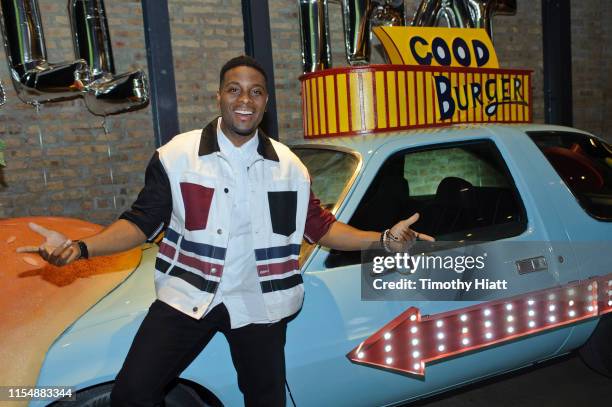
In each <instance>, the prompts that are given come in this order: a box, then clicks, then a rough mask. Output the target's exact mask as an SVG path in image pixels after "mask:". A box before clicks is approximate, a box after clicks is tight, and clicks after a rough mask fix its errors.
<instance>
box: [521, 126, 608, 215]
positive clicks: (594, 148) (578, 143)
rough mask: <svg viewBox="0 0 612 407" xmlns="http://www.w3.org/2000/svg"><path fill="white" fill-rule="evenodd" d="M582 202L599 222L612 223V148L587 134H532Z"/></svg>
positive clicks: (543, 132)
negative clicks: (611, 221)
mask: <svg viewBox="0 0 612 407" xmlns="http://www.w3.org/2000/svg"><path fill="white" fill-rule="evenodd" d="M528 134H529V136H530V137H531V139H532V140H533V141H534V142H535V143H536V145H537V146H538V148H539V149H540V150H541V151H542V153H543V154H544V156H545V157H546V158H547V159H548V161H549V162H550V164H551V165H552V166H553V168H554V169H555V171H557V173H558V174H559V176H560V177H561V178H562V179H563V181H564V182H565V185H567V187H568V188H569V189H570V190H571V191H572V193H573V194H574V196H575V197H576V199H577V201H578V203H579V204H580V205H581V206H582V208H583V209H584V210H585V211H586V212H587V213H588V214H589V215H591V216H593V217H594V218H596V219H599V220H607V221H609V220H612V146H610V144H607V143H606V142H604V141H602V140H600V139H598V138H596V137H592V136H589V135H586V134H580V133H571V132H558V131H541V132H529V133H528Z"/></svg>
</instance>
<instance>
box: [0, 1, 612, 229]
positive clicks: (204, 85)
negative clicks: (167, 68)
mask: <svg viewBox="0 0 612 407" xmlns="http://www.w3.org/2000/svg"><path fill="white" fill-rule="evenodd" d="M39 2H40V8H41V12H42V15H43V25H44V30H45V35H46V39H47V47H48V53H49V58H50V60H51V61H52V62H58V61H63V60H70V59H73V58H74V56H73V51H72V40H71V36H70V28H69V23H68V16H67V12H66V2H59V1H54V0H39ZM418 3H419V1H418V0H414V1H413V4H412V5H410V4H409V7H414V6H415V5H416V4H418ZM540 4H541V2H540V1H539V0H518V10H519V11H518V14H517V15H516V16H498V17H495V19H494V27H495V28H494V31H495V34H494V36H495V37H494V40H495V44H496V49H497V53H498V56H499V59H500V63H501V65H502V66H503V67H512V68H528V69H533V70H534V84H535V88H534V92H535V93H534V118H535V120H536V121H538V122H541V121H543V100H542V86H543V81H542V41H541V36H542V33H541V8H540ZM140 5H141V1H140V0H123V1H118V0H106V7H107V14H108V19H109V24H110V31H111V38H112V40H113V48H114V55H115V62H116V66H117V70H118V71H119V72H125V71H127V70H132V69H137V68H141V69H145V70H146V55H145V44H144V34H143V27H142V11H141V6H140ZM269 9H270V21H271V30H272V48H273V56H274V66H275V81H276V96H277V109H278V121H279V128H280V134H281V140H289V139H293V138H301V137H302V136H301V128H302V122H301V105H300V97H299V82H298V77H299V75H300V74H301V73H302V72H301V56H300V55H301V54H300V53H301V50H300V34H299V21H298V12H297V2H296V0H269ZM169 10H170V15H171V22H170V24H171V34H172V45H173V54H174V67H175V76H176V86H177V97H178V110H179V123H180V128H181V131H187V130H190V129H193V128H199V127H201V126H202V125H203V123H204V122H206V121H207V120H209V119H211V118H212V117H214V116H215V115H216V114H217V107H216V99H215V92H216V90H217V86H218V71H219V68H220V67H221V65H222V64H223V62H224V61H225V60H227V59H229V58H231V57H232V56H235V55H238V54H242V53H244V43H243V33H242V14H241V1H240V0H198V1H194V0H169ZM611 10H612V8H610V7H609V6H608V5H607V0H590V1H578V0H574V1H572V24H573V27H572V38H573V41H572V45H573V46H572V53H573V60H574V65H573V89H574V120H575V123H576V126H577V127H580V128H584V129H586V130H591V131H593V132H596V133H599V134H604V135H606V134H607V137H608V138H609V139H610V137H611V135H610V131H609V129H610V128H611V124H612V123H611V121H612V115H610V114H609V112H610V111H612V100H611V99H610V97H609V96H608V95H609V94H610V92H611V91H612V89H611V86H612V82H611V81H610V79H609V73H610V72H612V47H610V46H609V44H610V40H611V39H612V28H610V25H609V24H608V22H609V21H610V20H611V19H612V15H611V13H612V11H611ZM330 22H331V35H332V47H333V59H334V65H335V66H341V65H345V62H344V61H345V58H344V46H343V35H342V20H341V12H340V7H339V6H337V5H334V4H332V5H330ZM373 62H382V58H381V56H380V55H379V54H376V53H374V57H373ZM0 79H2V81H3V83H4V85H5V88H6V90H7V96H8V102H7V104H6V105H5V106H3V107H2V108H0V138H1V139H2V140H4V141H5V142H6V144H7V148H6V160H7V167H6V168H4V169H0V217H14V216H25V215H49V214H51V215H61V216H74V217H78V218H82V219H86V220H90V221H94V222H98V223H103V224H107V223H109V222H111V221H112V220H113V219H115V218H116V216H117V215H118V214H119V213H120V212H121V211H122V210H124V209H125V208H126V207H127V206H129V204H130V203H131V202H132V201H133V199H134V198H135V196H136V194H137V193H138V191H139V190H140V188H141V186H142V181H143V170H144V168H145V166H146V163H147V161H148V159H149V157H150V156H151V154H152V153H153V151H154V148H155V145H154V136H153V130H152V125H151V113H150V108H147V109H143V110H140V111H137V112H132V113H125V114H121V115H117V116H112V117H109V118H107V120H106V128H107V129H108V134H105V131H104V126H103V122H104V120H103V119H102V118H100V117H96V116H93V115H91V114H90V113H89V112H88V111H87V109H86V108H85V106H84V104H83V101H82V100H80V99H77V100H74V101H68V102H59V103H53V104H46V105H44V106H43V107H42V108H41V109H40V111H39V112H36V111H35V109H34V108H33V107H31V106H29V105H26V104H24V103H22V102H21V101H19V99H18V98H17V96H16V94H15V91H14V89H13V88H12V85H11V83H10V82H9V76H8V69H7V64H6V57H5V54H4V52H0ZM111 174H112V176H111Z"/></svg>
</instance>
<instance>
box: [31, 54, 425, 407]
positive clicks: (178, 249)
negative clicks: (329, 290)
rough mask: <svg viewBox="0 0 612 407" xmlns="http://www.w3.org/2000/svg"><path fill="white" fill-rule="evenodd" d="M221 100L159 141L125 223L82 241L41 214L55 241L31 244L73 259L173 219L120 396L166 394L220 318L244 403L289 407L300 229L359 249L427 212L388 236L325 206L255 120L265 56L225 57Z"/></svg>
mask: <svg viewBox="0 0 612 407" xmlns="http://www.w3.org/2000/svg"><path fill="white" fill-rule="evenodd" d="M217 101H218V105H219V109H220V112H221V117H220V118H218V119H215V120H213V121H212V122H211V123H210V124H208V126H206V128H204V129H203V130H202V131H200V130H197V131H191V132H188V133H184V134H180V135H178V136H176V137H175V138H174V139H173V140H172V141H170V142H169V143H167V144H166V145H164V146H162V147H160V148H159V149H158V151H157V152H156V153H155V155H154V156H153V158H152V160H151V162H150V163H149V165H148V167H147V170H146V177H145V187H144V188H143V190H142V191H141V193H140V194H139V196H138V199H137V200H136V202H135V203H134V205H133V206H132V209H131V210H129V211H127V212H125V213H123V214H122V215H121V217H120V219H119V220H118V221H117V222H115V223H113V224H112V225H110V226H109V227H108V228H106V229H104V230H103V231H102V232H100V233H98V234H96V235H94V236H90V237H88V238H85V239H84V240H82V241H79V242H71V241H70V240H68V239H67V238H66V237H65V236H62V235H61V234H59V233H57V232H53V231H49V230H46V229H44V228H42V227H40V226H38V225H32V226H31V227H32V228H33V229H34V230H35V231H38V232H39V233H41V234H43V235H44V236H45V237H46V238H47V241H46V242H45V243H44V244H43V245H41V246H40V247H38V248H33V249H32V248H23V249H22V250H36V251H38V252H39V253H40V255H41V256H42V257H43V258H45V259H46V260H47V261H49V262H50V263H52V264H55V265H64V264H69V263H71V262H73V261H75V260H76V259H79V258H87V257H92V256H101V255H108V254H112V253H116V252H120V251H125V250H128V249H131V248H133V247H136V246H138V245H141V244H142V243H144V242H145V241H151V240H153V239H155V237H156V236H157V235H158V234H159V233H160V232H161V231H162V230H165V236H164V239H163V241H162V242H161V244H160V249H159V254H158V257H157V261H156V266H155V268H156V272H155V285H156V292H157V298H158V299H157V300H156V301H155V302H154V303H153V304H152V305H151V308H150V309H149V312H148V313H147V315H146V317H145V319H144V320H143V322H142V325H141V326H140V328H139V330H138V332H137V334H136V337H135V338H134V342H133V343H132V346H131V348H130V351H129V353H128V355H127V357H126V360H125V362H124V365H123V367H122V369H121V371H120V372H119V374H118V376H117V379H116V382H115V387H114V389H113V392H112V395H111V400H112V403H113V405H114V406H153V405H158V404H161V403H162V400H163V394H164V388H165V387H166V386H167V385H168V384H169V383H170V382H171V381H172V380H173V379H175V378H176V377H177V376H178V375H180V373H181V372H182V371H183V370H184V369H185V368H186V367H187V366H188V365H189V364H190V363H191V361H192V360H193V359H194V358H195V357H196V356H197V355H198V354H199V353H200V352H201V351H202V350H203V349H204V347H205V346H206V345H207V343H208V342H209V341H210V340H211V338H212V337H213V336H214V334H215V333H216V332H218V331H220V332H222V333H223V334H224V335H225V336H226V337H227V340H228V342H229V345H230V351H231V356H232V361H233V363H234V366H235V368H236V371H237V373H238V385H239V387H240V390H241V391H242V393H243V394H244V400H245V404H246V405H247V406H266V407H270V406H284V405H285V359H284V346H285V333H286V328H287V320H288V319H290V318H291V317H292V316H294V315H295V314H296V313H297V312H298V311H299V310H300V308H301V306H302V301H303V298H304V294H303V285H302V277H301V274H300V271H299V265H298V262H297V257H298V254H299V248H300V244H301V241H302V237H304V238H306V239H307V240H309V241H310V242H313V243H314V242H318V243H320V244H322V245H324V246H328V247H331V248H334V249H338V250H359V249H361V248H364V247H367V246H369V245H370V244H371V243H373V242H378V241H382V242H383V244H384V245H385V247H387V248H388V247H390V246H392V245H397V244H398V243H399V242H400V241H407V240H412V239H414V238H415V237H417V236H418V234H416V233H415V232H413V231H412V230H410V228H409V227H410V225H411V224H412V223H414V222H415V221H416V220H417V219H418V215H417V214H415V215H413V216H412V217H410V218H409V219H406V220H404V221H402V222H399V223H398V224H397V225H395V226H394V227H393V228H392V229H391V230H387V231H385V232H384V233H383V234H382V235H381V233H380V232H367V231H361V230H358V229H355V228H352V227H350V226H348V225H346V224H343V223H341V222H338V221H336V220H335V218H334V216H333V215H332V214H331V213H329V212H327V211H325V210H323V209H322V208H321V206H320V205H319V201H318V199H316V198H315V197H314V195H313V194H312V192H311V191H310V179H309V176H308V171H307V170H306V167H304V165H303V164H302V163H301V162H300V160H299V159H298V158H297V156H295V155H294V154H293V153H292V152H291V151H290V150H289V149H288V148H287V147H286V146H284V145H283V144H281V143H279V142H276V141H275V140H271V139H269V138H267V137H266V136H265V135H264V134H263V132H262V131H261V130H258V126H259V124H260V123H261V120H262V118H263V114H264V112H265V109H266V103H267V101H268V92H267V86H266V73H265V71H264V70H263V69H262V68H261V66H260V65H259V64H258V63H257V62H256V61H255V60H253V59H251V58H249V57H245V56H241V57H237V58H234V59H231V60H230V61H228V62H227V63H226V64H225V65H224V66H223V68H222V69H221V72H220V84H219V91H218V93H217ZM421 238H423V239H427V240H432V238H430V237H429V236H426V235H421ZM212 368H214V367H213V366H211V369H212Z"/></svg>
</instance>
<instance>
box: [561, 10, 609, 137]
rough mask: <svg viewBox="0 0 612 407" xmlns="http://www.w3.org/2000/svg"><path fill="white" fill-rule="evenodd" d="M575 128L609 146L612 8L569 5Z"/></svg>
mask: <svg viewBox="0 0 612 407" xmlns="http://www.w3.org/2000/svg"><path fill="white" fill-rule="evenodd" d="M571 21H572V92H573V95H572V97H573V105H574V126H575V127H578V128H581V129H584V130H587V131H590V132H593V133H595V134H598V135H601V136H603V137H605V138H606V139H607V140H608V141H609V142H612V115H611V114H610V113H611V112H612V97H611V96H610V95H612V80H611V79H610V76H611V74H612V28H611V27H610V23H611V22H612V7H610V1H609V0H590V1H579V0H572V2H571Z"/></svg>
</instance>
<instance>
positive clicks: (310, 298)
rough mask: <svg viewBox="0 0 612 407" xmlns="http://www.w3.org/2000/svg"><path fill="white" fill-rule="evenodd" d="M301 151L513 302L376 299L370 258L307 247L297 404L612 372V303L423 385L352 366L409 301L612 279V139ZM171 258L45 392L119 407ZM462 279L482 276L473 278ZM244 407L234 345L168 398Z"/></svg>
mask: <svg viewBox="0 0 612 407" xmlns="http://www.w3.org/2000/svg"><path fill="white" fill-rule="evenodd" d="M292 148H293V150H294V151H295V152H296V154H298V156H300V158H301V159H302V160H303V162H304V163H305V164H306V166H307V167H308V168H309V170H310V173H311V176H312V178H313V189H314V191H315V193H316V194H317V195H318V196H319V197H320V198H321V202H322V203H323V205H324V206H326V207H327V208H329V209H330V210H332V211H333V212H334V213H335V215H336V217H337V218H338V219H339V220H341V221H343V222H347V223H350V224H352V225H355V226H357V227H359V228H364V229H368V230H384V229H385V228H387V227H389V226H390V225H392V224H394V223H395V222H397V221H398V220H400V219H403V218H406V217H408V216H409V215H411V214H412V213H414V212H419V213H420V215H421V217H420V220H419V221H418V223H416V224H415V225H414V229H415V230H418V231H419V232H423V233H428V234H430V235H433V236H435V237H436V238H437V240H439V241H452V242H455V243H454V245H451V246H452V247H451V248H446V249H444V248H443V249H440V250H442V251H444V250H463V251H469V252H470V253H477V252H478V253H485V252H486V253H487V256H488V259H487V262H488V266H487V269H486V273H487V274H486V277H487V278H489V279H492V280H497V279H503V280H505V281H507V283H508V289H507V290H505V291H503V292H502V291H500V290H491V291H489V292H478V293H475V292H473V291H470V292H465V291H461V290H457V291H456V292H453V293H451V295H450V298H449V297H448V294H449V293H448V292H446V295H447V296H446V297H445V298H438V297H436V296H435V295H434V294H427V293H422V295H421V297H419V298H417V299H405V298H399V299H398V298H395V299H391V298H390V299H388V300H385V299H384V298H383V299H379V300H372V301H367V300H364V299H363V298H362V294H363V293H362V288H363V287H362V265H361V256H360V253H346V252H335V251H332V252H330V251H329V250H327V249H325V248H321V247H319V246H307V244H306V243H304V245H303V247H302V253H301V264H302V273H303V278H304V285H305V290H306V297H305V302H304V306H303V308H302V310H301V312H300V313H299V314H298V315H297V317H296V318H295V319H294V320H293V321H292V322H291V323H290V324H289V328H288V334H287V346H286V364H287V382H288V388H289V391H290V395H289V394H288V400H292V399H293V400H294V402H295V405H297V406H300V407H303V406H316V407H320V406H351V407H356V406H368V407H370V406H387V405H400V404H404V403H407V402H410V401H414V400H417V399H421V398H424V397H428V396H430V395H433V394H437V393H440V392H444V391H447V390H449V389H452V388H456V387H459V386H463V385H466V384H468V383H472V382H474V381H478V380H481V379H484V378H487V377H490V376H493V375H497V374H501V373H504V372H508V371H511V370H514V369H519V368H522V367H525V366H528V365H531V364H533V363H535V362H538V361H542V360H545V359H549V358H553V357H556V356H560V355H563V354H566V353H568V352H570V351H572V350H574V349H577V348H581V354H582V356H583V359H584V360H585V362H587V363H588V364H589V365H591V366H592V367H593V368H595V369H597V370H599V371H600V372H602V373H604V374H608V375H610V374H612V358H611V355H612V334H611V332H612V320H611V318H610V315H612V313H610V314H607V313H605V312H604V311H605V310H607V309H608V308H612V307H608V305H606V304H607V303H605V302H600V303H601V304H603V306H602V308H600V309H598V310H595V311H594V314H593V316H591V317H588V318H583V319H581V320H579V321H575V322H573V323H567V324H561V325H559V326H555V327H554V329H552V328H551V329H542V330H540V331H539V332H538V333H537V334H535V335H525V336H521V337H518V338H510V339H509V340H504V341H501V342H499V343H496V344H495V346H483V347H480V348H478V349H472V350H471V351H470V352H465V353H459V354H457V355H455V356H454V357H452V358H446V359H444V358H443V359H440V360H438V361H436V363H433V364H427V366H426V367H425V372H424V375H422V376H413V375H404V374H398V373H397V372H395V371H392V370H389V369H386V368H385V367H384V366H382V367H381V368H378V369H376V368H372V367H370V366H368V365H367V364H366V365H362V364H359V363H353V361H352V360H350V359H349V358H347V354H348V353H349V352H351V351H352V350H353V349H355V348H356V347H358V346H360V344H362V343H363V342H364V341H365V340H366V339H367V338H369V337H370V336H371V335H372V334H374V333H375V332H377V331H379V329H380V328H381V327H383V326H384V325H385V324H387V323H388V322H389V321H392V320H393V319H394V318H396V317H397V316H398V315H400V314H402V312H404V311H405V310H406V309H408V308H409V307H416V308H418V309H419V311H420V314H421V315H422V316H425V315H430V316H431V315H437V314H440V313H444V312H448V311H451V310H457V309H462V308H466V307H469V306H474V305H475V304H476V306H478V304H486V303H487V302H489V301H495V300H499V299H500V298H505V297H512V296H515V295H525V293H529V292H535V291H538V290H546V289H551V288H559V287H564V286H566V285H568V284H572V283H575V282H581V281H587V280H588V279H590V278H601V277H602V276H606V275H609V274H610V273H612V268H611V267H610V265H611V264H612V250H611V249H612V148H611V147H610V145H608V144H606V143H605V142H604V141H602V140H601V139H599V138H596V137H594V136H592V135H590V134H587V133H585V132H582V131H580V130H576V129H571V128H564V127H556V126H548V125H469V126H452V127H445V128H438V129H425V130H417V131H405V132H397V133H389V134H384V135H367V136H359V137H342V138H325V139H319V140H312V141H310V140H309V141H303V142H300V143H296V144H294V145H293V146H292ZM156 252H157V249H156V247H152V248H148V249H145V250H144V252H143V258H142V263H141V264H140V266H139V267H138V269H137V270H136V271H135V272H134V273H132V275H131V276H130V277H129V278H128V279H127V280H126V281H125V282H124V283H123V284H121V285H120V286H118V287H117V288H116V289H115V290H114V291H112V292H111V293H110V294H108V295H107V296H106V297H105V298H103V299H102V300H101V301H100V302H99V303H97V304H96V305H95V306H94V307H92V308H91V309H90V310H89V311H88V312H87V313H86V314H85V315H83V316H82V317H81V318H80V319H78V320H77V321H76V322H75V323H74V324H72V326H70V327H69V328H68V329H67V330H66V331H65V332H64V333H63V334H62V335H61V336H60V337H59V338H58V339H57V340H56V341H55V343H54V344H53V345H52V346H51V348H50V349H49V351H48V353H47V355H46V359H45V361H44V364H43V366H42V369H41V371H40V376H39V378H38V383H37V386H74V387H75V388H76V389H77V390H78V393H77V396H76V398H77V402H70V404H67V405H70V406H85V405H88V406H94V405H95V406H102V405H106V403H108V395H109V393H110V389H111V387H112V383H113V380H114V378H115V376H116V374H117V372H118V371H119V369H120V367H121V365H122V363H123V360H124V358H125V356H126V353H127V351H128V348H129V346H130V344H131V342H132V338H133V336H134V334H135V332H136V330H137V328H138V326H139V325H140V323H141V321H142V319H143V317H144V315H145V313H146V311H147V309H148V307H149V305H150V304H151V303H152V302H153V300H154V296H155V294H154V287H153V270H154V260H155V255H156ZM389 275H390V276H391V277H390V278H393V276H397V275H398V273H389ZM454 277H457V276H454ZM454 277H453V278H454ZM459 277H460V278H461V279H463V280H469V279H471V278H473V274H470V273H467V272H466V273H463V274H461V275H459ZM593 281H594V280H593ZM602 281H603V280H602ZM600 285H601V283H600ZM601 292H604V293H605V291H601ZM610 293H612V287H611V288H610ZM599 300H600V301H602V298H600V299H599ZM610 300H612V299H610ZM606 307H607V308H606ZM597 311H599V313H598V312H597ZM606 312H607V311H606ZM606 316H607V317H606ZM431 340H433V339H431ZM151 357H155V355H151ZM48 403H49V402H32V403H31V404H30V405H31V406H39V405H47V404H48ZM242 403H243V401H242V394H241V393H240V392H239V390H238V385H237V380H236V373H235V371H234V368H233V365H232V361H231V357H230V352H229V348H228V345H227V343H226V341H225V339H224V338H223V336H222V335H217V336H216V337H215V338H214V339H213V340H212V341H211V342H210V344H209V345H208V346H207V347H206V349H205V350H204V351H203V352H202V354H201V355H200V356H199V357H198V358H197V359H196V360H195V361H194V362H193V363H192V364H191V365H190V366H189V367H188V368H187V369H186V370H185V371H184V372H183V374H182V375H181V379H180V380H179V381H178V382H177V383H176V385H175V387H173V388H172V390H171V391H170V393H169V395H168V397H167V405H168V406H179V405H182V406H198V405H206V406H208V405H211V406H215V405H224V406H239V405H242Z"/></svg>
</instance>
